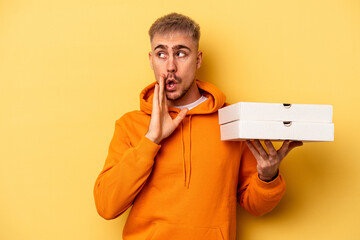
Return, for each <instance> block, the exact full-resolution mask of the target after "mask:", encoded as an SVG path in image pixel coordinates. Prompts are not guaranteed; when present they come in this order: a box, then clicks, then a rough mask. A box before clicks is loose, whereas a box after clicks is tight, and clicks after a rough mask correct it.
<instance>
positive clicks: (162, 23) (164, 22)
mask: <svg viewBox="0 0 360 240" xmlns="http://www.w3.org/2000/svg"><path fill="white" fill-rule="evenodd" d="M175 31H181V32H184V33H188V34H189V35H190V36H191V37H192V39H193V40H194V42H195V45H196V47H198V46H199V40H200V26H199V24H197V23H196V22H195V21H194V20H192V19H191V18H189V17H187V16H185V15H182V14H179V13H170V14H167V15H165V16H162V17H160V18H158V19H157V20H156V21H155V22H154V23H153V24H152V25H151V27H150V29H149V36H150V41H152V40H153V38H154V35H155V34H163V33H168V32H175Z"/></svg>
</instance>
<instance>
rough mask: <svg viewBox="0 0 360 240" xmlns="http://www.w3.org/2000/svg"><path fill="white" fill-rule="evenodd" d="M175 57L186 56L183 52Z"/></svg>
mask: <svg viewBox="0 0 360 240" xmlns="http://www.w3.org/2000/svg"><path fill="white" fill-rule="evenodd" d="M176 55H177V56H178V57H185V56H186V54H185V53H184V52H178V53H177V54H176Z"/></svg>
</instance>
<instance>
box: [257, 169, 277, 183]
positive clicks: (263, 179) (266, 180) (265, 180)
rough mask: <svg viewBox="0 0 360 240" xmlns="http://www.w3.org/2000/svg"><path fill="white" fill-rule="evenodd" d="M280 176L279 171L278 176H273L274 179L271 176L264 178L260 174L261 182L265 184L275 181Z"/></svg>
mask: <svg viewBox="0 0 360 240" xmlns="http://www.w3.org/2000/svg"><path fill="white" fill-rule="evenodd" d="M278 176H279V170H277V172H276V174H275V175H273V176H272V177H271V176H270V177H269V176H262V175H260V174H258V177H259V179H260V180H261V181H264V182H271V181H274V180H275V179H276V178H277V177H278Z"/></svg>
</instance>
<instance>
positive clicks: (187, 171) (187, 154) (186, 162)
mask: <svg viewBox="0 0 360 240" xmlns="http://www.w3.org/2000/svg"><path fill="white" fill-rule="evenodd" d="M191 117H192V115H189V134H188V141H186V142H185V141H184V130H183V128H184V126H183V125H184V123H183V122H184V120H185V119H184V120H183V121H182V122H181V126H180V128H181V147H182V151H181V152H182V160H183V173H184V185H185V187H186V188H189V184H190V177H191ZM186 144H187V145H188V146H186ZM186 150H187V151H186Z"/></svg>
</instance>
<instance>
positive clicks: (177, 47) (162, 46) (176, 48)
mask: <svg viewBox="0 0 360 240" xmlns="http://www.w3.org/2000/svg"><path fill="white" fill-rule="evenodd" d="M158 48H160V49H168V47H167V46H165V45H162V44H159V45H157V46H156V47H155V48H154V50H156V49H158ZM182 48H185V49H187V50H189V51H190V52H191V49H190V48H189V47H187V46H185V45H181V44H179V45H175V46H174V47H172V49H173V50H179V49H182Z"/></svg>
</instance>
